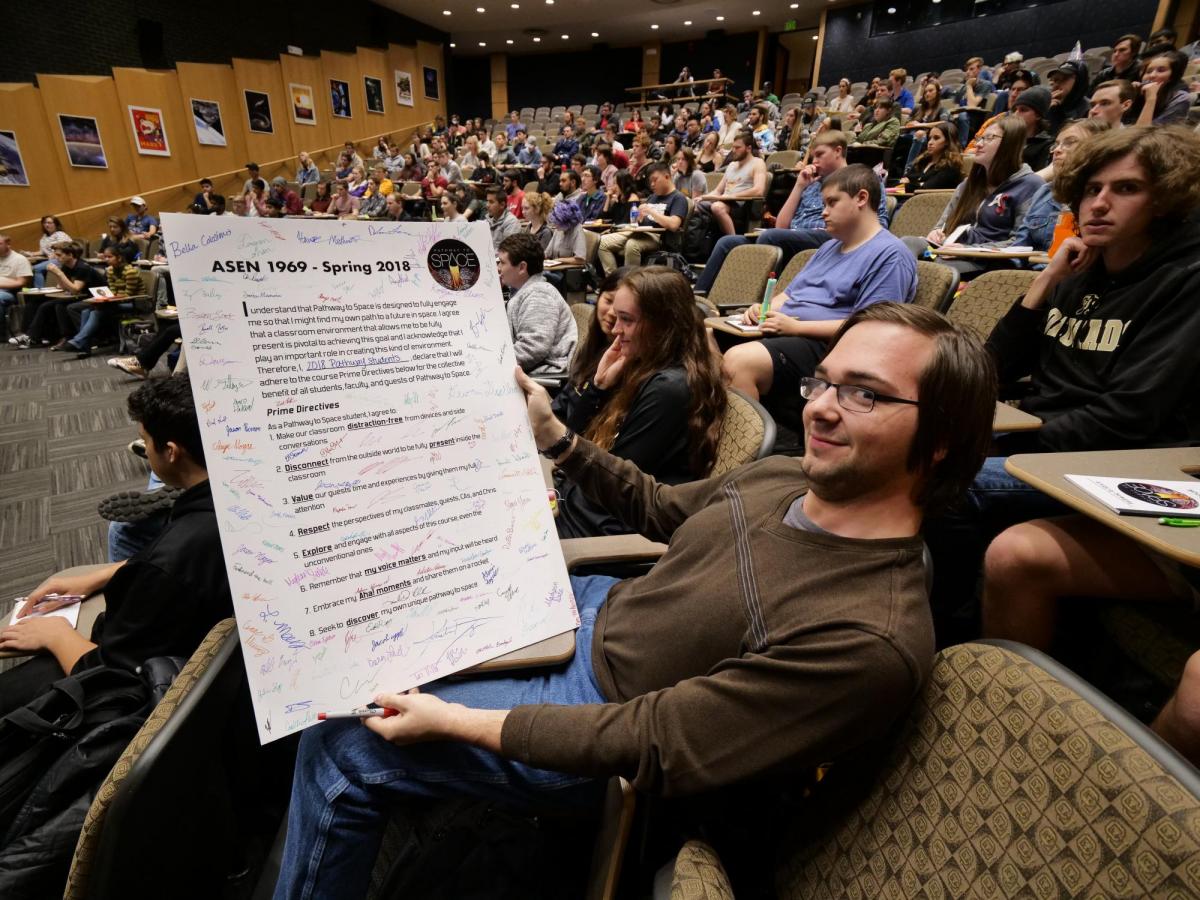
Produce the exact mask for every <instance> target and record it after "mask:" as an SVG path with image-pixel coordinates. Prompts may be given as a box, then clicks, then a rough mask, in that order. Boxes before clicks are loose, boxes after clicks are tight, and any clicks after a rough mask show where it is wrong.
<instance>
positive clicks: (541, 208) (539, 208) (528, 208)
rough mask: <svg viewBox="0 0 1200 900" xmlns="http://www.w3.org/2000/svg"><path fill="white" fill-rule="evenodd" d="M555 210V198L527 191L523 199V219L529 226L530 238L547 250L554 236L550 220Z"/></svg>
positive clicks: (538, 192)
mask: <svg viewBox="0 0 1200 900" xmlns="http://www.w3.org/2000/svg"><path fill="white" fill-rule="evenodd" d="M552 209H554V196H553V195H551V194H546V193H543V192H541V191H526V192H525V196H524V197H523V198H521V217H522V219H523V221H524V222H525V223H526V224H527V225H528V230H529V235H530V237H532V238H534V239H536V240H537V242H538V243H539V244H541V245H542V249H543V250H545V249H546V247H547V246H549V244H550V238H551V237H553V236H554V231H553V229H551V227H550V224H549V222H548V219H549V218H550V211H551V210H552Z"/></svg>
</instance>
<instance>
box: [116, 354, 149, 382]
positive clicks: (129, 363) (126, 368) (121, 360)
mask: <svg viewBox="0 0 1200 900" xmlns="http://www.w3.org/2000/svg"><path fill="white" fill-rule="evenodd" d="M108 364H109V365H110V366H112V367H113V368H114V369H120V370H121V371H122V372H124V373H125V374H126V375H132V376H133V377H134V378H145V377H146V370H145V369H143V368H142V364H141V363H139V362H138V359H137V357H136V356H114V357H113V358H112V359H110V360H109V361H108Z"/></svg>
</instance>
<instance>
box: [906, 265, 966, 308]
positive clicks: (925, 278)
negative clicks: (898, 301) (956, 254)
mask: <svg viewBox="0 0 1200 900" xmlns="http://www.w3.org/2000/svg"><path fill="white" fill-rule="evenodd" d="M958 280H959V275H958V270H957V269H952V268H950V266H943V265H939V264H938V263H935V262H926V261H925V260H923V259H919V260H917V294H916V296H915V297H913V303H914V304H916V305H917V306H925V307H928V308H929V309H936V310H937V311H938V312H945V310H946V307H948V306H949V305H950V301H951V300H953V299H954V291H955V290H956V289H957V288H958Z"/></svg>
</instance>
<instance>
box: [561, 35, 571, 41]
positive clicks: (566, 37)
mask: <svg viewBox="0 0 1200 900" xmlns="http://www.w3.org/2000/svg"><path fill="white" fill-rule="evenodd" d="M569 37H570V35H569V34H564V35H563V36H562V39H563V40H564V41H565V40H567V39H568V38H569Z"/></svg>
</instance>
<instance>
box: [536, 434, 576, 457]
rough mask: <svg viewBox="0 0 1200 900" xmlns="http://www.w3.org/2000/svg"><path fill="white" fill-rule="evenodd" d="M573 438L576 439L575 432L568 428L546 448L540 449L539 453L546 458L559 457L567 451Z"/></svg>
mask: <svg viewBox="0 0 1200 900" xmlns="http://www.w3.org/2000/svg"><path fill="white" fill-rule="evenodd" d="M573 440H575V432H573V431H572V430H571V429H570V428H568V429H567V433H566V434H564V435H563V436H562V437H560V438H559V439H558V440H557V441H555V442H554V443H553V444H551V445H550V446H549V447H547V448H546V449H545V450H539V451H538V453H540V454H542V456H544V457H546V459H558V458H559V457H560V456H562V455H563V454H564V453H566V452H567V449H568V448H569V447H570V446H571V441H573Z"/></svg>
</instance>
